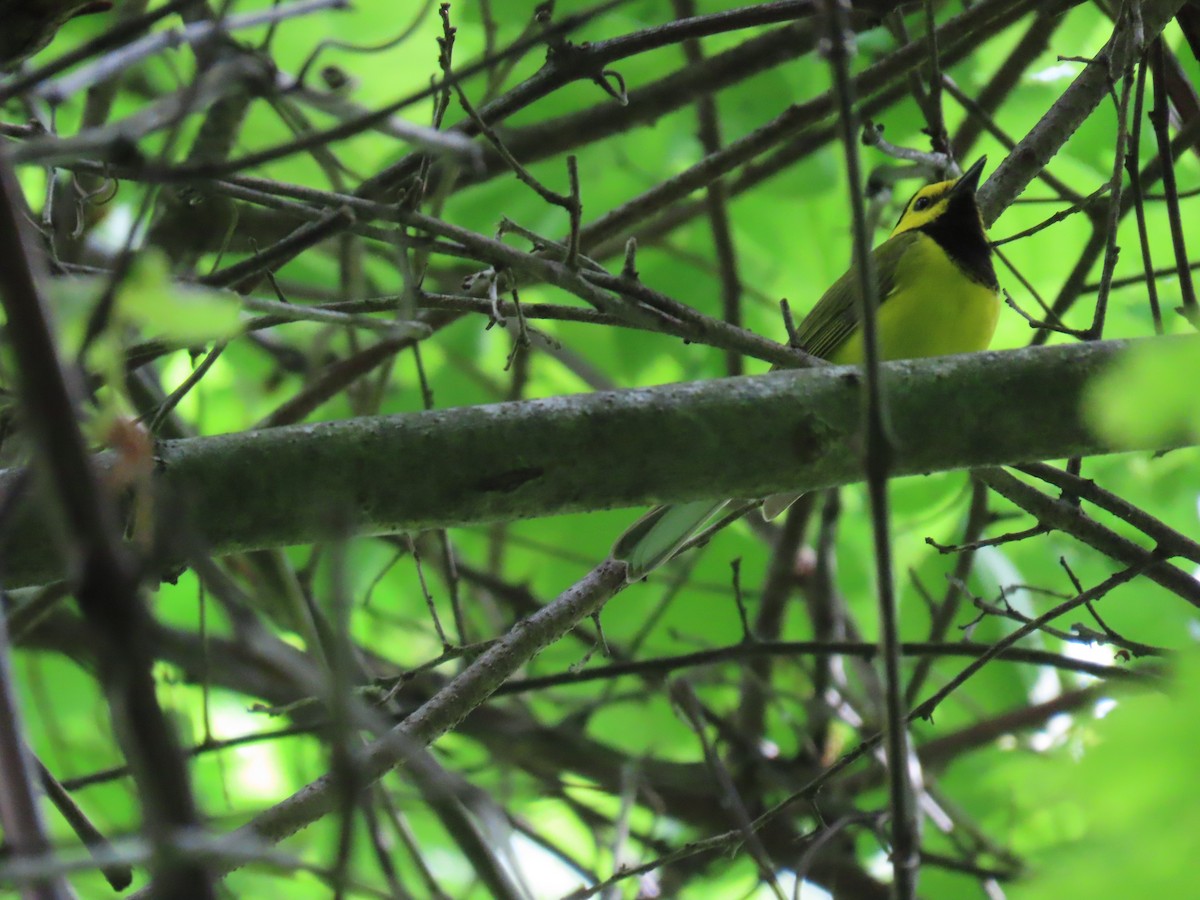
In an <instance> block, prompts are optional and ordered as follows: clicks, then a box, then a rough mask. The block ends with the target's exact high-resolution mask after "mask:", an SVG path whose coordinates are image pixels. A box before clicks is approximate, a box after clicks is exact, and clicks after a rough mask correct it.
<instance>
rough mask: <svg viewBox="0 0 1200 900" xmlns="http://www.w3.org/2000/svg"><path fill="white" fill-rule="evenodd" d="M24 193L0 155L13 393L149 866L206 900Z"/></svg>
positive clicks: (183, 791)
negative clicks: (56, 527) (181, 844)
mask: <svg viewBox="0 0 1200 900" xmlns="http://www.w3.org/2000/svg"><path fill="white" fill-rule="evenodd" d="M23 207H24V197H23V196H22V194H21V190H20V187H19V185H18V184H17V180H16V177H15V175H14V174H13V171H12V168H11V166H9V164H8V159H7V157H4V156H0V256H2V257H3V259H4V261H5V262H4V265H3V266H0V302H2V303H3V307H4V311H5V314H6V316H7V319H8V323H7V329H8V337H9V341H10V346H11V349H12V352H13V354H14V357H15V359H16V363H17V370H18V373H19V385H20V395H21V399H22V401H23V404H24V408H25V413H26V420H27V423H28V426H29V429H30V432H31V434H32V437H33V441H34V443H35V445H36V447H37V450H38V456H39V459H40V462H41V464H42V465H43V467H44V469H45V471H46V473H47V474H48V476H49V481H50V483H51V484H52V485H53V489H54V491H55V494H56V500H57V502H58V504H59V506H60V508H61V510H62V517H63V524H64V528H65V532H66V534H67V539H68V540H69V542H70V548H71V555H72V557H73V559H72V562H74V563H75V567H76V571H77V572H78V578H77V581H76V584H77V588H76V592H75V596H76V602H77V603H78V606H79V610H80V612H81V613H82V614H83V617H84V619H85V620H86V621H87V623H88V625H89V626H90V627H91V629H92V630H93V632H94V635H95V639H96V643H97V648H96V656H97V659H98V661H99V669H100V678H101V681H102V683H103V684H104V687H105V691H106V694H107V697H108V702H109V706H110V709H111V713H112V718H113V726H114V730H115V731H116V733H117V735H118V736H119V738H120V739H121V742H122V744H123V748H124V750H125V753H126V754H127V756H128V758H129V762H130V766H131V768H132V770H133V772H134V777H135V779H136V780H137V784H138V788H139V793H140V796H141V798H142V801H143V809H144V814H145V818H146V823H145V828H146V833H147V836H148V838H149V840H150V841H151V842H152V843H154V844H156V845H157V846H158V847H159V848H160V850H162V851H163V852H161V853H159V854H156V856H155V859H154V861H153V863H152V865H154V866H155V867H156V868H157V869H158V870H159V871H158V872H157V874H158V876H159V877H160V879H161V883H162V884H163V885H164V887H165V889H166V891H167V893H166V894H165V895H164V896H172V897H181V898H190V897H197V898H207V897H212V896H213V890H212V884H211V882H210V880H209V876H208V873H207V872H206V871H205V869H204V867H203V866H202V865H199V864H198V863H196V862H193V861H190V860H187V859H185V858H181V857H180V855H179V854H178V853H176V852H172V849H171V847H170V843H171V841H172V840H173V839H174V838H175V836H176V834H177V833H178V832H181V831H184V830H192V829H195V828H196V827H197V826H198V825H199V816H198V814H197V811H196V807H195V804H194V801H193V799H192V794H191V790H190V788H189V785H188V774H187V768H186V766H185V765H184V760H183V757H182V754H181V753H180V750H179V747H178V744H177V742H176V739H175V735H174V733H173V732H172V730H171V727H170V723H169V722H168V721H167V717H166V715H165V714H164V712H163V710H162V707H160V706H159V705H158V698H157V697H156V696H155V688H154V679H153V676H152V673H151V666H152V664H153V655H152V653H151V649H150V626H151V620H150V616H149V613H148V612H147V611H146V608H145V606H144V605H143V604H142V598H141V597H140V596H139V584H138V574H137V568H136V566H135V565H134V561H133V559H132V558H130V556H129V554H128V552H127V551H126V549H125V548H124V547H123V546H122V545H121V541H120V534H121V531H120V527H119V525H118V518H117V511H116V509H115V508H114V505H113V503H112V502H111V500H110V498H109V497H107V496H106V495H105V493H104V491H103V490H102V488H101V485H100V483H99V480H98V479H97V477H96V473H95V471H94V470H93V468H92V465H91V460H90V458H89V454H88V448H87V445H86V444H85V443H84V439H83V434H82V433H81V432H80V429H79V424H78V422H77V421H76V406H75V403H74V399H73V392H72V387H71V385H70V384H69V382H68V377H67V372H66V370H65V369H64V368H63V366H62V363H61V361H60V359H59V355H58V350H57V348H56V346H55V343H54V338H53V336H52V334H51V331H50V326H49V323H48V321H47V318H46V312H45V305H44V301H43V300H42V297H41V292H40V290H39V288H38V284H37V279H36V278H35V274H34V262H33V255H32V253H33V251H32V246H33V244H32V242H31V241H30V240H29V238H28V236H27V235H26V234H25V233H24V224H23V222H22V210H23Z"/></svg>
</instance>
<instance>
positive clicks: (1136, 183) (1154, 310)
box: [1125, 55, 1163, 334]
mask: <svg viewBox="0 0 1200 900" xmlns="http://www.w3.org/2000/svg"><path fill="white" fill-rule="evenodd" d="M1135 91H1136V93H1135V94H1134V99H1133V134H1132V135H1131V136H1130V140H1129V157H1128V158H1127V159H1126V161H1125V163H1126V168H1127V169H1128V170H1129V193H1130V195H1131V196H1132V197H1133V209H1134V213H1135V214H1136V216H1137V226H1138V242H1139V243H1140V245H1141V248H1142V271H1143V272H1145V273H1146V282H1145V284H1146V297H1147V299H1148V301H1149V303H1150V315H1151V316H1152V317H1153V318H1154V333H1155V334H1162V333H1163V321H1162V309H1160V308H1159V304H1158V280H1157V279H1156V278H1155V277H1154V258H1153V256H1152V254H1151V252H1150V235H1149V233H1148V232H1147V230H1146V197H1145V195H1144V194H1143V193H1142V173H1141V170H1139V169H1138V165H1139V156H1140V155H1141V141H1142V113H1143V112H1144V110H1145V105H1146V57H1145V56H1144V55H1143V56H1142V58H1141V60H1139V62H1138V70H1137V87H1136V88H1135Z"/></svg>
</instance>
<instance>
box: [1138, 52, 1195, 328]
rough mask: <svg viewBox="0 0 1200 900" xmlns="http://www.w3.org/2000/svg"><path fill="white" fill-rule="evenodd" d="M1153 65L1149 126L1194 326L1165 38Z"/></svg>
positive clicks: (1182, 286) (1153, 54) (1192, 288)
mask: <svg viewBox="0 0 1200 900" xmlns="http://www.w3.org/2000/svg"><path fill="white" fill-rule="evenodd" d="M1150 64H1151V65H1152V66H1153V67H1154V108H1153V109H1151V110H1150V124H1151V125H1153V126H1154V136H1155V137H1156V138H1157V139H1158V155H1159V157H1160V158H1161V159H1162V161H1163V170H1162V182H1163V193H1164V194H1166V197H1167V217H1168V218H1169V220H1170V222H1171V246H1172V248H1173V249H1174V250H1175V267H1176V269H1177V270H1178V272H1179V290H1180V292H1181V293H1182V294H1183V312H1184V315H1186V316H1187V317H1188V318H1189V319H1190V320H1191V321H1192V322H1193V323H1195V322H1196V321H1197V317H1198V316H1200V309H1198V308H1197V305H1196V288H1195V286H1194V285H1193V284H1192V273H1191V269H1190V268H1188V257H1187V246H1186V245H1185V244H1184V240H1183V220H1182V219H1181V218H1180V215H1179V188H1178V186H1177V185H1176V184H1175V159H1174V157H1173V156H1172V154H1171V141H1170V136H1169V135H1168V134H1167V115H1168V109H1167V75H1166V68H1167V66H1166V51H1165V50H1164V49H1163V42H1162V38H1161V37H1160V38H1157V39H1156V40H1155V41H1154V44H1153V46H1152V47H1151V48H1150Z"/></svg>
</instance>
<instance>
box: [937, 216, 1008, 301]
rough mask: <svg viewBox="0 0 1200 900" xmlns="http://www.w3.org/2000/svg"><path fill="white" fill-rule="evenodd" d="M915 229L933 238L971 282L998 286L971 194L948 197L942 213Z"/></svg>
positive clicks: (992, 286)
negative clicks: (947, 204) (948, 199)
mask: <svg viewBox="0 0 1200 900" xmlns="http://www.w3.org/2000/svg"><path fill="white" fill-rule="evenodd" d="M918 230H920V231H923V232H924V233H925V234H927V235H929V236H930V237H931V238H933V239H934V240H935V241H937V242H938V246H940V247H941V248H942V249H943V250H945V251H946V254H947V255H948V256H949V257H950V258H951V259H952V260H954V263H955V265H957V266H958V267H959V268H960V269H962V270H963V272H964V273H966V275H967V277H968V278H970V279H971V280H972V281H977V282H979V283H980V284H982V285H983V286H984V287H986V288H989V289H990V290H993V291H998V290H999V289H1000V282H998V281H997V280H996V270H995V269H994V268H993V267H992V248H991V245H989V244H988V240H987V236H986V235H985V234H984V233H983V224H982V223H981V222H980V220H979V210H978V208H977V207H976V206H975V198H974V196H972V195H971V194H966V193H964V194H962V195H961V196H958V197H952V198H951V200H950V204H949V206H947V208H946V211H945V212H944V213H942V214H941V215H940V216H938V217H937V218H936V219H934V220H933V221H932V222H930V223H928V224H927V225H922V226H921V227H920V229H918Z"/></svg>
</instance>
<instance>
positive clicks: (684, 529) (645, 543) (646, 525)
mask: <svg viewBox="0 0 1200 900" xmlns="http://www.w3.org/2000/svg"><path fill="white" fill-rule="evenodd" d="M728 505H729V501H728V500H696V501H694V502H692V503H679V504H676V505H674V506H656V507H654V509H652V510H650V512H648V513H646V514H645V515H644V516H642V517H641V518H640V519H638V520H637V521H636V522H634V523H633V524H632V525H630V526H629V528H628V529H626V531H625V533H624V534H622V535H621V536H620V537H619V538H617V542H616V543H615V544H613V548H612V557H613V559H619V560H622V561H624V562H625V564H626V565H627V566H628V567H629V572H628V574H627V575H626V578H627V579H628V580H629V581H631V582H632V581H637V580H638V579H639V578H642V577H644V576H645V575H646V574H648V573H649V572H652V571H653V570H654V569H657V568H658V567H659V566H661V565H662V564H663V563H665V562H667V561H668V560H670V559H671V558H672V557H673V556H674V555H675V554H676V553H678V552H679V549H680V548H681V547H682V546H683V545H684V544H686V543H687V542H688V541H689V540H691V539H692V538H693V537H695V536H696V535H697V534H698V533H699V532H700V530H701V529H702V528H704V526H705V525H707V524H708V523H709V521H711V520H712V518H713V516H715V515H716V514H717V513H719V512H720V511H721V510H723V509H724V508H725V507H726V506H728Z"/></svg>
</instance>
